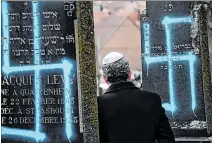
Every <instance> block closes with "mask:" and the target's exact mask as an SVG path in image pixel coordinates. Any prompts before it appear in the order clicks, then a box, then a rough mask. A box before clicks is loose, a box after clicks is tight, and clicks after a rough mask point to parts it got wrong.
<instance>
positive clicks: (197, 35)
mask: <svg viewBox="0 0 212 143" xmlns="http://www.w3.org/2000/svg"><path fill="white" fill-rule="evenodd" d="M202 7H203V5H201V4H198V3H196V4H195V3H194V2H186V1H182V2H176V1H167V2H153V1H152V2H151V1H149V2H147V9H146V14H143V15H142V16H141V37H142V38H141V39H142V46H141V47H142V72H143V73H142V76H143V77H142V80H143V89H144V90H148V91H152V92H156V93H158V94H159V95H160V96H161V99H162V102H163V107H164V108H165V109H166V114H167V115H168V117H169V119H170V122H171V126H172V128H173V130H174V132H175V136H176V137H179V136H180V137H181V136H183V137H188V136H190V137H193V136H195V137H197V136H208V133H209V132H210V131H211V116H210V115H211V106H212V102H211V87H210V85H211V84H210V83H209V82H208V81H210V79H209V77H210V71H209V70H208V68H206V67H207V66H208V67H209V64H208V61H209V56H208V45H207V41H205V42H204V41H203V39H204V40H206V39H205V36H206V37H207V30H206V31H205V29H204V30H203V29H201V28H202V27H203V28H204V25H205V23H204V18H203V17H204V16H203V15H204V10H202V9H203V8H202ZM204 31H205V32H204ZM203 45H204V46H203ZM203 49H204V50H203ZM207 129H208V132H207Z"/></svg>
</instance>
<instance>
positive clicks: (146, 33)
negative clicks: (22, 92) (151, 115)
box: [143, 16, 196, 115]
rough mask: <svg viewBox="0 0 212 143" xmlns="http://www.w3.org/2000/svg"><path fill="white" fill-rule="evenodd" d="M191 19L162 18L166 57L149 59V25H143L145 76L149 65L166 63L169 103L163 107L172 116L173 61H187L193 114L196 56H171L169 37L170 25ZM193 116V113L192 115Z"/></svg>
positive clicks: (173, 101)
mask: <svg viewBox="0 0 212 143" xmlns="http://www.w3.org/2000/svg"><path fill="white" fill-rule="evenodd" d="M191 22H192V19H191V17H190V16H187V17H181V18H170V17H164V19H163V21H162V24H163V25H164V26H165V34H166V47H167V55H166V56H157V57H151V56H150V54H151V49H150V24H147V23H144V24H143V31H144V54H145V56H144V60H145V62H146V64H147V76H148V70H149V64H154V63H161V62H168V82H169V96H170V102H169V103H164V104H163V107H164V108H165V109H166V110H167V111H171V112H172V115H173V113H174V112H175V111H176V108H177V107H176V104H175V98H176V93H175V86H174V77H173V70H174V67H173V62H174V61H189V69H190V71H189V75H190V87H191V101H192V110H193V112H194V110H195V108H196V91H195V76H194V75H195V73H194V64H195V60H196V56H195V55H193V54H192V53H191V52H189V53H188V54H186V55H172V54H171V53H172V35H171V29H172V27H171V25H172V24H176V23H189V24H190V23H191ZM194 114H195V113H194Z"/></svg>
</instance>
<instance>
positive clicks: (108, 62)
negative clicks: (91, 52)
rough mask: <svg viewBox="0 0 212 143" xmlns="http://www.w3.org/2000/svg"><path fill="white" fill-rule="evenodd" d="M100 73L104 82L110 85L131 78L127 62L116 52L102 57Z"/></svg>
mask: <svg viewBox="0 0 212 143" xmlns="http://www.w3.org/2000/svg"><path fill="white" fill-rule="evenodd" d="M102 72H103V77H104V80H105V82H106V83H110V84H113V83H118V82H124V81H127V80H128V79H130V77H131V71H130V68H129V62H128V61H127V59H126V58H125V57H124V56H123V55H122V54H121V53H118V52H111V53H109V54H107V55H106V56H105V57H104V59H103V61H102Z"/></svg>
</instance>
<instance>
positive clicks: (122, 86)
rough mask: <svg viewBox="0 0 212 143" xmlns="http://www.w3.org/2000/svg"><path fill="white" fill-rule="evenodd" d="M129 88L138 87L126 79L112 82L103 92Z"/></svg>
mask: <svg viewBox="0 0 212 143" xmlns="http://www.w3.org/2000/svg"><path fill="white" fill-rule="evenodd" d="M129 88H134V89H138V88H137V87H136V86H135V85H134V84H133V83H132V82H130V81H126V82H119V83H114V84H112V85H110V87H109V88H108V89H107V91H106V92H105V93H109V92H113V91H118V90H123V89H129Z"/></svg>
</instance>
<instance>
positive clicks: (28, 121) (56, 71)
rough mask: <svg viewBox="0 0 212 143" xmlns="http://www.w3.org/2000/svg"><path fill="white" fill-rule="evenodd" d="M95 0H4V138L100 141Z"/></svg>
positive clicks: (16, 141) (47, 142) (28, 142)
mask: <svg viewBox="0 0 212 143" xmlns="http://www.w3.org/2000/svg"><path fill="white" fill-rule="evenodd" d="M92 6H93V5H92V2H76V1H66V2H63V1H39V2H35V1H33V2H30V1H20V2H19V1H16V2H15V1H2V7H1V8H2V11H1V16H2V27H1V28H2V33H1V35H2V36H1V37H2V45H1V46H2V56H1V57H2V63H1V68H2V75H1V100H2V103H1V107H2V108H1V113H2V114H1V115H2V116H1V121H2V122H1V125H2V128H1V129H2V132H1V133H2V134H1V137H2V140H1V141H2V143H20V142H21V143H36V142H43V143H58V142H61V143H69V142H71V143H82V142H84V143H91V142H92V143H97V142H99V140H98V120H97V103H96V74H95V72H96V68H95V46H94V32H93V28H94V27H93V12H92Z"/></svg>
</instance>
